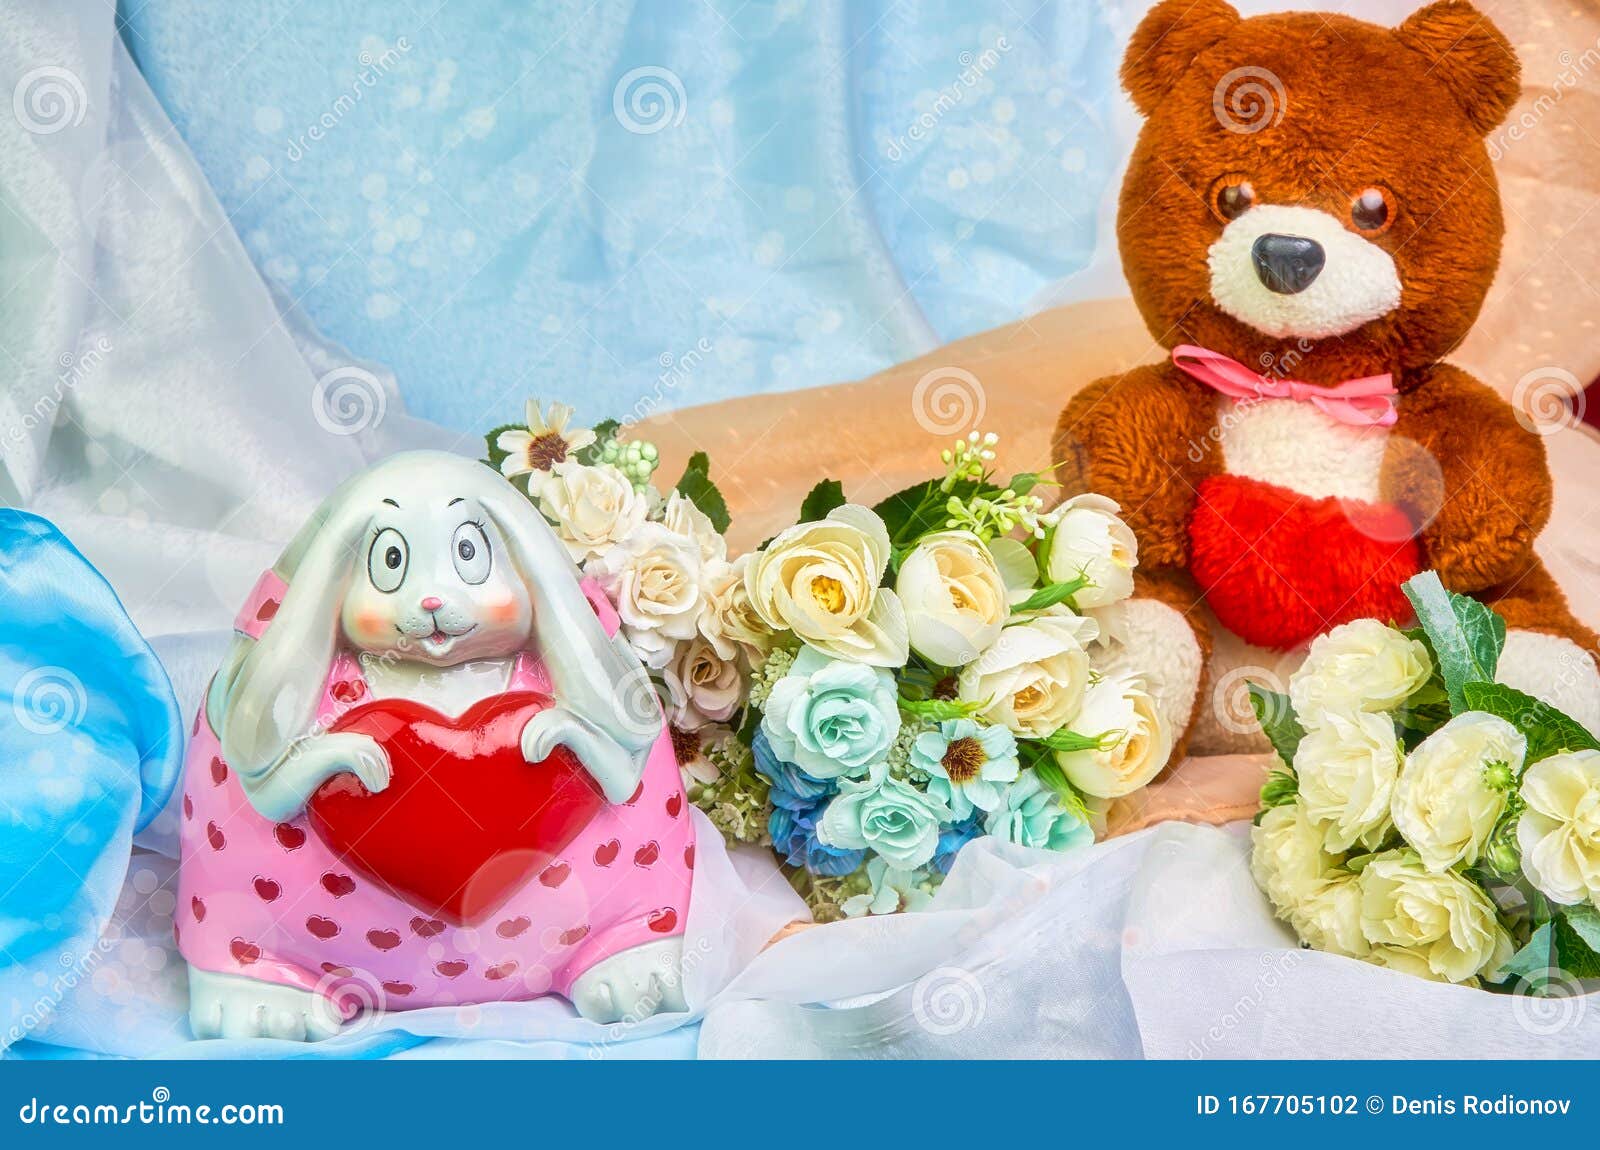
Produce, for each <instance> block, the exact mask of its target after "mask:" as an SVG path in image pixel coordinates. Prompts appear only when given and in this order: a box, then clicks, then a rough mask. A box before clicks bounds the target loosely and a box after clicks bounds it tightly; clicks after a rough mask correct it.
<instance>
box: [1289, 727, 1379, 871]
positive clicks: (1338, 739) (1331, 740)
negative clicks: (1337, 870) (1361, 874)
mask: <svg viewBox="0 0 1600 1150" xmlns="http://www.w3.org/2000/svg"><path fill="white" fill-rule="evenodd" d="M1294 773H1295V777H1296V778H1297V779H1299V780H1300V798H1301V800H1302V801H1303V802H1304V803H1305V804H1306V814H1308V815H1309V816H1310V817H1311V821H1312V822H1314V823H1316V824H1318V825H1319V826H1321V827H1322V831H1323V835H1324V837H1325V838H1326V841H1327V845H1328V849H1329V850H1330V851H1333V852H1334V853H1339V852H1341V851H1347V850H1349V849H1350V848H1351V847H1352V846H1354V845H1355V844H1356V843H1360V844H1361V845H1362V846H1363V847H1365V848H1366V849H1368V850H1376V849H1377V848H1378V847H1379V846H1380V845H1382V843H1383V840H1384V837H1385V836H1386V835H1387V834H1388V833H1389V829H1390V827H1391V825H1392V824H1391V823H1390V821H1389V800H1390V799H1391V798H1392V797H1393V795H1394V784H1395V779H1396V778H1397V777H1398V776H1399V774H1400V744H1399V742H1398V741H1397V740H1396V739H1395V737H1394V723H1393V722H1392V721H1391V720H1390V719H1389V717H1388V716H1387V715H1368V714H1357V715H1354V716H1351V717H1349V718H1346V717H1345V716H1343V715H1338V714H1329V715H1328V716H1327V723H1326V725H1324V726H1321V727H1318V728H1316V729H1314V730H1311V731H1308V732H1306V736H1305V738H1303V739H1301V740H1300V746H1299V748H1298V749H1297V750H1296V751H1295V753H1294Z"/></svg>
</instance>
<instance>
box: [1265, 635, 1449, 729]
mask: <svg viewBox="0 0 1600 1150" xmlns="http://www.w3.org/2000/svg"><path fill="white" fill-rule="evenodd" d="M1431 674H1433V664H1432V663H1431V662H1430V661H1429V659H1428V649H1427V648H1426V647H1424V646H1423V645H1422V644H1421V643H1420V642H1418V641H1417V640H1415V639H1408V638H1406V637H1405V636H1404V635H1402V634H1401V633H1400V632H1399V631H1396V630H1395V629H1394V628H1393V627H1390V626H1388V625H1387V624H1384V623H1380V622H1378V621H1377V620H1376V619H1357V620H1356V621H1355V622H1353V623H1344V624H1341V625H1340V626H1338V627H1335V628H1334V629H1333V630H1331V631H1329V632H1328V633H1327V634H1326V635H1319V636H1318V637H1317V638H1316V639H1315V640H1313V641H1312V643H1311V650H1310V651H1309V652H1308V653H1307V654H1306V660H1305V662H1304V663H1302V664H1301V665H1300V669H1299V670H1297V671H1296V672H1295V673H1294V674H1293V675H1290V676H1289V699H1290V701H1291V702H1292V703H1293V704H1294V709H1295V713H1296V715H1298V716H1299V719H1300V722H1301V724H1302V725H1303V726H1304V727H1305V728H1306V729H1307V730H1310V729H1311V728H1313V727H1317V726H1320V725H1321V724H1322V721H1323V716H1324V715H1326V714H1329V713H1333V714H1339V715H1351V714H1355V713H1356V712H1358V711H1390V710H1393V709H1394V708H1395V707H1398V706H1399V705H1400V704H1401V703H1403V702H1404V701H1405V700H1406V698H1407V697H1409V696H1410V694H1411V693H1412V692H1413V691H1415V690H1416V689H1417V688H1418V687H1420V686H1422V684H1424V683H1426V682H1427V681H1428V676H1429V675H1431Z"/></svg>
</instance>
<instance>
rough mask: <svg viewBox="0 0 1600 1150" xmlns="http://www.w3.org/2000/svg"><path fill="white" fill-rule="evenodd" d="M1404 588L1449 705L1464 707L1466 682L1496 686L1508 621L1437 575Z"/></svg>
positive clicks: (1418, 577)
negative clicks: (1448, 588)
mask: <svg viewBox="0 0 1600 1150" xmlns="http://www.w3.org/2000/svg"><path fill="white" fill-rule="evenodd" d="M1402 590H1404V591H1405V593H1406V598H1407V599H1410V600H1411V606H1412V608H1413V609H1415V611H1416V612H1417V622H1418V623H1419V624H1421V625H1422V629H1423V630H1424V631H1425V632H1427V635H1428V641H1429V643H1430V644H1431V645H1432V647H1433V652H1434V657H1435V658H1436V659H1437V660H1438V664H1439V672H1440V674H1442V675H1443V676H1444V687H1445V690H1446V691H1447V692H1448V693H1449V696H1450V705H1451V706H1452V707H1453V708H1454V709H1456V710H1458V711H1459V710H1462V709H1464V707H1465V698H1464V696H1463V695H1462V688H1463V687H1465V686H1466V684H1468V683H1492V682H1494V670H1495V666H1496V665H1497V664H1498V663H1499V662H1500V649H1501V648H1502V647H1504V646H1505V642H1506V621H1505V620H1504V619H1502V618H1501V617H1500V616H1499V615H1496V614H1495V613H1494V612H1493V611H1491V610H1490V609H1489V608H1487V607H1485V606H1484V605H1483V604H1482V603H1479V602H1478V601H1477V600H1476V599H1469V598H1468V597H1467V596H1465V595H1457V594H1455V593H1454V592H1451V591H1446V590H1445V589H1444V584H1443V583H1441V582H1439V576H1438V575H1437V574H1436V573H1435V572H1433V571H1424V572H1423V573H1422V574H1420V575H1414V576H1412V577H1411V578H1410V579H1408V580H1406V582H1405V583H1404V584H1403V585H1402Z"/></svg>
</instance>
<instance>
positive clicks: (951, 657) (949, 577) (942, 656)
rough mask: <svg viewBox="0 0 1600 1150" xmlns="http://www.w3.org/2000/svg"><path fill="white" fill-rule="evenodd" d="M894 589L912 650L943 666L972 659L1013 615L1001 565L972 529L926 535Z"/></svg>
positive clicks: (897, 577) (896, 580)
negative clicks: (1007, 597)
mask: <svg viewBox="0 0 1600 1150" xmlns="http://www.w3.org/2000/svg"><path fill="white" fill-rule="evenodd" d="M894 589H895V592H896V593H897V594H898V595H899V596H900V602H901V604H902V605H903V606H904V607H905V612H906V626H907V628H908V630H909V632H910V636H911V649H912V650H913V651H915V652H916V653H917V654H919V655H921V656H922V657H923V658H924V659H927V660H928V661H929V662H932V663H934V664H936V665H938V666H940V667H961V666H964V665H966V664H967V663H970V662H972V660H974V659H976V658H977V657H978V655H979V653H980V652H982V651H983V650H984V649H985V648H986V647H988V646H989V644H991V643H993V642H994V641H995V640H996V639H997V638H999V637H1000V628H1001V627H1003V626H1005V622H1006V618H1007V617H1008V616H1009V615H1010V608H1009V606H1008V605H1007V603H1006V585H1005V581H1004V580H1003V579H1002V578H1001V575H1000V568H999V566H998V565H996V563H995V561H994V558H993V557H992V556H991V555H990V554H989V549H988V548H987V547H985V546H984V545H983V541H982V540H981V539H979V538H978V537H977V536H976V535H974V534H972V533H971V532H970V531H941V532H936V533H934V534H931V535H925V536H923V538H922V541H921V542H919V543H918V544H917V545H916V547H915V548H914V549H913V550H912V551H911V554H909V555H907V556H906V557H905V560H904V561H903V562H902V563H901V564H900V573H899V575H898V576H896V578H895V583H894Z"/></svg>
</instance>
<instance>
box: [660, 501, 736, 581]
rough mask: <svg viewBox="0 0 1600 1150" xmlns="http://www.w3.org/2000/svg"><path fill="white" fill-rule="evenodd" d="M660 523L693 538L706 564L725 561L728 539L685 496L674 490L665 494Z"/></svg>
mask: <svg viewBox="0 0 1600 1150" xmlns="http://www.w3.org/2000/svg"><path fill="white" fill-rule="evenodd" d="M661 525H662V526H663V527H665V528H666V529H667V530H668V531H676V532H677V533H678V534H679V535H687V536H688V537H689V538H690V539H693V540H694V541H695V543H696V544H697V545H698V546H699V548H700V558H701V560H703V561H704V562H705V563H706V564H707V565H710V564H714V563H725V562H727V559H728V541H727V540H726V539H724V538H723V537H722V536H721V535H719V534H717V529H716V527H714V526H712V523H711V519H710V518H709V517H708V516H707V515H706V513H705V512H704V511H701V510H700V508H698V507H696V506H695V505H694V500H692V499H690V498H688V497H687V496H684V495H680V494H678V492H676V491H674V492H673V493H672V494H671V495H669V496H667V501H666V504H665V506H663V507H662V509H661Z"/></svg>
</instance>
